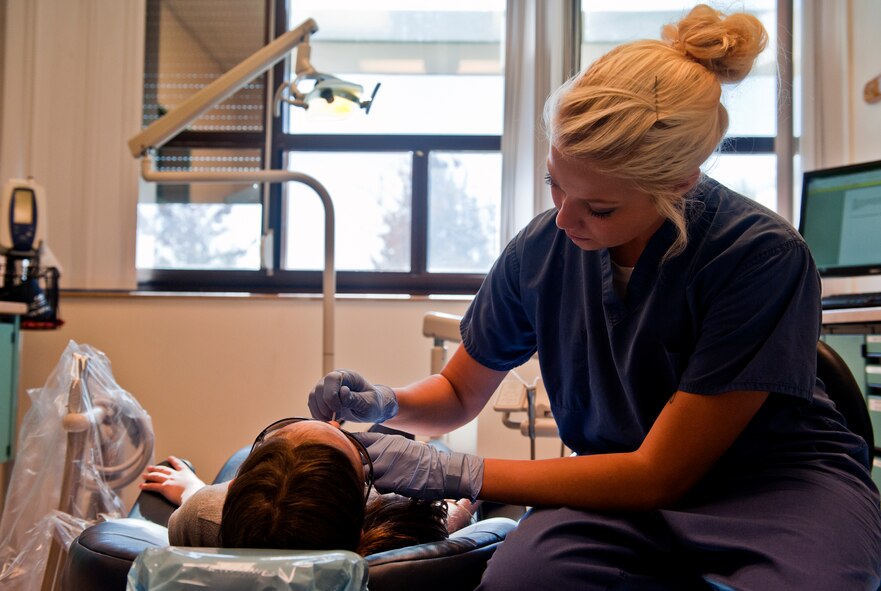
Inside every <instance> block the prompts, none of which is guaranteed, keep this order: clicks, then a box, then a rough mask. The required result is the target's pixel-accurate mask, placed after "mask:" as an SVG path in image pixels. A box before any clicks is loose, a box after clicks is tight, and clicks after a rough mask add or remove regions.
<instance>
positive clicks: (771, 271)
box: [679, 239, 821, 400]
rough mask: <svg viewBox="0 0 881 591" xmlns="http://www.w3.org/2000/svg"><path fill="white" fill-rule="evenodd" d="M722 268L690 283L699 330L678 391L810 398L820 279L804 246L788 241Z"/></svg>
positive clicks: (715, 267)
mask: <svg viewBox="0 0 881 591" xmlns="http://www.w3.org/2000/svg"><path fill="white" fill-rule="evenodd" d="M727 267H731V263H730V261H724V260H722V261H719V262H718V263H716V264H714V265H711V266H710V267H709V268H708V269H706V270H705V271H704V272H703V275H704V276H703V277H702V278H701V279H697V280H696V283H698V284H703V285H704V288H703V289H697V288H696V289H695V292H694V293H697V294H698V295H694V293H693V295H692V298H693V301H692V305H693V306H694V307H695V308H696V310H697V320H698V322H697V326H698V327H699V329H698V335H697V342H696V345H695V349H694V352H693V354H692V355H691V356H690V358H689V361H688V365H687V367H686V370H685V372H684V373H683V375H682V378H681V380H680V386H679V387H680V389H681V390H683V391H685V392H691V393H695V394H716V393H721V392H731V391H735V390H755V391H767V392H778V393H783V394H789V395H792V396H796V397H799V398H803V399H806V400H809V399H810V398H811V394H812V389H813V386H814V383H815V380H816V375H817V374H816V361H817V351H816V348H817V339H818V338H819V332H820V317H821V312H820V280H819V276H818V274H817V270H816V267H815V266H814V263H813V260H812V258H811V256H810V253H809V252H808V250H807V247H806V246H805V245H804V243H803V242H801V241H800V240H798V239H792V240H789V241H788V242H785V243H783V244H780V245H778V246H776V247H774V248H772V249H770V250H765V251H762V252H759V253H757V254H753V255H752V256H750V257H749V258H748V259H746V260H744V261H742V262H741V263H740V264H736V265H733V268H727ZM714 275H715V276H723V277H724V279H723V280H721V281H719V280H716V281H714V280H713V279H712V277H713V276H714ZM707 285H710V287H706V286H707Z"/></svg>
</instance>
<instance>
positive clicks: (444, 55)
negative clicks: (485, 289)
mask: <svg viewBox="0 0 881 591" xmlns="http://www.w3.org/2000/svg"><path fill="white" fill-rule="evenodd" d="M147 4H148V28H147V31H148V39H147V60H146V63H147V68H146V72H145V89H146V90H145V101H144V102H145V108H144V112H145V120H144V123H145V124H148V123H150V122H151V121H152V120H153V119H155V118H157V117H158V116H160V115H161V113H162V112H164V110H167V109H170V108H172V107H173V106H174V105H175V104H176V103H177V102H178V101H180V100H181V99H182V98H184V97H186V96H188V93H190V92H193V91H194V90H195V89H197V88H198V87H200V86H202V85H204V84H207V83H209V82H210V81H211V80H213V79H214V78H215V77H216V76H218V75H220V74H222V73H223V72H224V71H226V70H228V69H229V68H230V67H232V66H233V65H235V64H236V63H238V62H239V61H240V60H241V59H243V58H245V57H247V56H248V55H250V54H251V53H253V51H255V50H256V49H258V48H259V47H261V46H262V45H264V44H265V43H266V42H267V40H268V39H269V38H270V36H269V35H268V34H266V31H267V29H268V27H267V23H270V22H275V23H278V24H277V25H276V26H275V27H274V28H275V29H276V30H275V31H274V33H275V34H279V33H280V32H283V31H284V30H287V29H289V28H292V27H294V26H296V25H298V24H299V23H300V22H302V21H303V20H305V19H306V18H313V19H315V21H316V22H317V23H318V27H319V30H318V32H317V33H316V34H315V35H313V36H312V37H311V39H310V43H311V46H312V53H311V61H312V63H313V65H314V66H315V68H316V69H317V70H319V71H320V72H325V73H330V74H333V75H336V76H339V77H340V78H343V79H345V80H349V81H352V82H356V83H358V84H361V85H362V86H363V87H364V88H365V89H366V92H368V93H369V92H371V91H372V89H373V88H374V86H375V85H376V84H377V83H379V84H380V85H381V86H380V88H379V90H378V92H377V95H376V100H375V102H374V104H373V105H372V107H371V110H370V113H369V115H366V116H365V115H363V114H360V113H359V114H356V115H355V116H353V117H352V118H350V119H346V120H344V121H328V120H326V119H322V118H320V117H315V116H313V114H312V113H309V112H308V111H304V110H303V109H300V108H297V107H291V106H288V105H284V106H283V108H281V109H280V112H279V113H278V116H274V114H273V113H272V112H271V111H272V109H267V108H266V106H265V105H267V104H268V102H269V101H271V96H272V95H273V94H274V87H276V86H278V83H273V82H267V79H275V80H278V81H280V80H282V79H291V78H292V77H293V73H292V72H285V71H284V66H283V65H280V66H278V67H277V68H275V69H274V70H273V72H272V74H271V76H270V75H265V76H261V77H260V78H259V79H258V80H256V81H255V82H254V83H253V84H252V85H249V86H248V87H247V88H246V89H244V90H243V91H241V92H240V93H238V94H237V95H236V96H234V97H232V98H231V99H229V100H227V101H226V102H225V103H223V104H222V105H220V106H219V107H218V108H217V109H213V110H212V111H210V112H209V113H207V114H206V115H204V116H203V117H202V118H200V119H199V120H198V121H197V122H196V123H195V124H194V125H193V126H191V128H190V129H189V130H188V131H186V132H184V133H182V134H180V135H179V136H178V137H177V138H175V139H173V140H172V141H171V142H169V144H167V145H166V146H165V147H164V148H163V149H162V150H160V152H159V154H158V155H157V159H156V166H157V168H158V169H159V170H173V169H181V170H198V169H218V168H226V169H229V168H260V167H264V166H266V167H272V168H283V169H288V170H291V171H296V172H301V173H304V174H308V175H309V176H312V177H314V178H315V179H317V180H318V181H319V182H320V183H322V184H323V185H324V186H325V187H326V188H327V190H328V192H329V194H330V195H331V197H332V200H333V203H334V210H335V266H336V269H337V289H338V290H339V291H342V292H346V291H349V292H352V291H357V292H377V293H379V292H399V293H473V292H474V291H476V289H477V287H478V286H479V284H480V282H481V280H482V278H483V275H484V274H485V273H486V271H487V270H488V269H489V267H490V265H491V264H492V262H493V261H494V260H495V258H496V256H497V255H498V252H499V250H500V244H499V218H500V205H501V154H500V152H499V148H500V143H501V132H502V116H503V104H504V103H503V83H504V78H503V68H504V61H503V51H504V45H503V40H504V8H505V2H504V0H471V1H469V2H464V1H451V0H421V1H419V2H409V3H401V2H396V1H393V0H379V1H377V2H371V3H364V2H360V1H339V2H334V3H328V2H323V1H316V0H306V1H298V2H291V3H290V5H289V7H288V5H287V4H286V3H285V2H281V1H280V2H278V3H277V5H274V4H273V3H267V2H265V0H245V1H242V0H162V1H160V0H148V3H147ZM288 8H290V10H288ZM205 15H211V16H210V18H206V16H205ZM244 29H247V31H246V32H245V31H244ZM289 61H290V64H289V67H293V62H294V60H289ZM267 111H269V113H267ZM267 115H269V116H267ZM270 125H271V134H269V141H268V142H267V141H266V138H265V137H264V136H265V134H264V129H266V128H267V126H270ZM323 245H324V210H323V207H322V205H321V201H320V200H319V199H318V197H317V196H316V195H315V194H314V192H313V191H312V190H311V189H310V188H309V187H307V186H306V185H302V184H298V183H288V184H287V186H280V185H277V186H272V187H271V188H269V189H268V191H267V190H266V189H265V188H264V187H262V186H254V185H247V184H245V185H239V186H229V185H220V184H210V185H207V184H206V185H200V184H191V185H152V184H148V183H143V186H142V189H141V195H140V200H139V207H138V270H139V281H140V283H141V286H142V287H144V288H148V289H150V288H152V289H189V290H196V289H212V290H218V289H220V290H248V291H317V290H318V289H319V288H320V285H321V270H322V269H323V261H324V249H323Z"/></svg>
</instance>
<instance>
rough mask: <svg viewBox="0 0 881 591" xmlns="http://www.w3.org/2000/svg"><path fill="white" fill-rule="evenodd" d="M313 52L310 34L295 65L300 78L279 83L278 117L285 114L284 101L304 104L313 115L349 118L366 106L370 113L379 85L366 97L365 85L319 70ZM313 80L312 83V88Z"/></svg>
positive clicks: (367, 111)
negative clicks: (314, 63)
mask: <svg viewBox="0 0 881 591" xmlns="http://www.w3.org/2000/svg"><path fill="white" fill-rule="evenodd" d="M311 53H312V46H311V45H309V36H308V35H306V39H305V40H304V42H303V43H302V44H301V45H300V46H299V47H298V48H297V62H296V65H295V67H294V74H296V77H295V78H294V79H293V80H292V81H291V83H290V84H285V85H282V86H279V87H278V90H277V91H276V92H275V101H274V103H273V104H274V105H275V116H276V117H278V116H280V115H281V105H282V103H287V104H289V105H293V106H295V107H302V108H304V109H306V111H307V112H308V113H309V115H310V116H319V117H322V118H333V119H337V118H341V117H346V116H348V115H350V114H352V113H353V112H354V111H356V110H357V109H364V112H365V113H369V112H370V107H371V106H372V105H373V97H375V96H376V91H377V90H379V84H377V85H376V86H374V87H373V92H372V93H371V94H370V98H367V99H362V98H361V97H362V96H363V94H364V87H363V86H361V85H360V84H355V83H354V82H348V81H346V80H341V79H340V78H337V77H336V76H333V75H331V74H324V73H322V72H318V71H317V70H316V69H315V67H314V66H313V65H312V62H311V61H310V60H309V58H310V57H311ZM309 82H312V85H311V87H309Z"/></svg>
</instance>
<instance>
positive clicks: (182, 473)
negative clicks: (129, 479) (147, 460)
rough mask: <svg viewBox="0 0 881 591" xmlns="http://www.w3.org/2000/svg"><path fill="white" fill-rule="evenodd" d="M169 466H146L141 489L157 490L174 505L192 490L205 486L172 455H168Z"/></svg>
mask: <svg viewBox="0 0 881 591" xmlns="http://www.w3.org/2000/svg"><path fill="white" fill-rule="evenodd" d="M168 463H169V464H171V466H170V467H169V466H147V469H146V470H145V471H144V473H143V474H141V477H142V478H143V479H144V482H142V483H141V484H140V485H139V488H140V489H141V490H149V491H153V492H158V493H160V494H161V495H162V496H164V497H165V498H166V499H168V500H169V501H171V502H172V503H174V504H176V505H182V504H183V503H184V501H186V500H187V499H189V498H190V497H191V496H192V495H193V493H194V492H196V491H197V490H199V489H200V488H202V487H203V486H205V483H204V482H202V480H200V479H199V477H198V476H196V474H195V472H193V471H192V470H190V468H189V467H188V466H187V465H186V464H184V463H183V462H181V461H180V460H179V459H177V458H176V457H174V456H168Z"/></svg>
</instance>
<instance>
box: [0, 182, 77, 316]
mask: <svg viewBox="0 0 881 591" xmlns="http://www.w3.org/2000/svg"><path fill="white" fill-rule="evenodd" d="M46 220H47V216H46V198H45V195H44V190H43V187H42V186H41V185H39V184H37V183H35V182H34V180H33V179H31V178H28V179H11V180H9V181H8V182H7V183H6V184H5V185H4V187H3V193H2V194H0V253H2V254H3V257H4V259H3V261H4V266H3V288H2V290H0V299H4V300H8V301H14V302H23V303H25V304H27V306H28V311H27V313H26V314H25V315H24V316H23V317H22V321H21V327H22V328H56V327H58V326H60V325H61V324H62V321H61V320H59V319H58V277H59V275H60V273H59V271H58V268H57V267H55V266H47V267H45V268H44V267H43V266H42V265H41V258H43V257H47V256H48V257H49V258H50V259H51V253H50V252H49V250H48V246H46V242H45V238H44V237H45V235H46V232H47V230H46Z"/></svg>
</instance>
